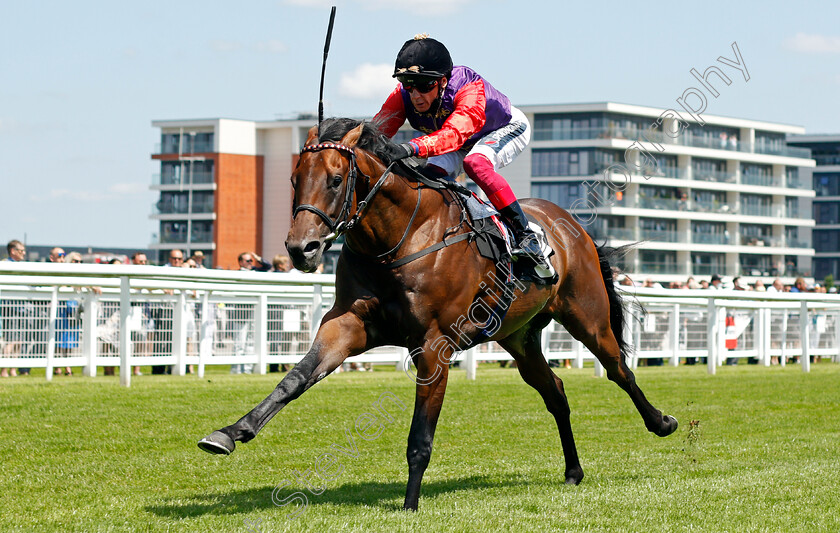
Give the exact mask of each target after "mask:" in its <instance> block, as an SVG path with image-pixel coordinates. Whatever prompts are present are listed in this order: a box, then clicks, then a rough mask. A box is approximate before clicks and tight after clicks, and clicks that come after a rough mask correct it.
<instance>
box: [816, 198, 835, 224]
mask: <svg viewBox="0 0 840 533" xmlns="http://www.w3.org/2000/svg"><path fill="white" fill-rule="evenodd" d="M814 221H815V222H816V223H817V224H840V204H836V203H833V202H832V203H827V202H818V203H814Z"/></svg>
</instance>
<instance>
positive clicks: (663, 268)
mask: <svg viewBox="0 0 840 533" xmlns="http://www.w3.org/2000/svg"><path fill="white" fill-rule="evenodd" d="M630 273H631V274H633V273H635V274H682V275H685V274H687V269H686V267H685V265H677V264H675V263H671V262H664V263H661V262H644V261H643V262H640V263H639V268H638V270H636V271H635V272H630Z"/></svg>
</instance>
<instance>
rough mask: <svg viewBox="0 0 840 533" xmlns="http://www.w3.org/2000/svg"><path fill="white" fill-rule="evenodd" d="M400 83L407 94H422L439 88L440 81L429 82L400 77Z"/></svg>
mask: <svg viewBox="0 0 840 533" xmlns="http://www.w3.org/2000/svg"><path fill="white" fill-rule="evenodd" d="M397 80H399V82H400V83H402V86H403V89H405V91H406V92H409V93H410V92H411V91H414V90H417V92H420V93H427V92H429V91H431V90H432V89H434V88H435V87H437V84H438V81H439V80H428V79H416V78H408V77H402V76H400V77H398V78H397Z"/></svg>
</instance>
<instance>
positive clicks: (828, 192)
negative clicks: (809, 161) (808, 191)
mask: <svg viewBox="0 0 840 533" xmlns="http://www.w3.org/2000/svg"><path fill="white" fill-rule="evenodd" d="M838 164H840V163H838ZM814 190H815V191H817V196H840V174H837V173H819V174H817V173H814Z"/></svg>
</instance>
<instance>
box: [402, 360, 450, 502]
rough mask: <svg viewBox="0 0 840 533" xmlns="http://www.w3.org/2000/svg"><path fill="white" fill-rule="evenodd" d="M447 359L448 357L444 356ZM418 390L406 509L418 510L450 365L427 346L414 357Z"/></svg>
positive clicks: (410, 435) (410, 441)
mask: <svg viewBox="0 0 840 533" xmlns="http://www.w3.org/2000/svg"><path fill="white" fill-rule="evenodd" d="M442 359H444V360H445V358H442ZM414 362H415V364H416V365H417V375H416V378H415V382H416V383H417V390H416V393H415V398H414V416H413V418H412V419H411V430H410V431H409V433H408V448H407V449H406V454H405V455H406V459H407V460H408V485H407V486H406V489H405V504H404V506H403V507H404V508H405V509H408V510H411V511H416V510H417V505H418V503H419V500H420V484H421V483H422V482H423V474H424V473H425V472H426V468H427V467H428V466H429V460H430V459H431V457H432V442H433V441H434V438H435V427H436V426H437V421H438V417H439V416H440V410H441V407H443V397H444V395H445V394H446V382H447V379H448V376H449V365H448V364H445V363H444V362H442V361H440V360H438V354H437V352H435V351H433V350H432V349H431V348H430V347H429V346H428V345H427V346H426V347H425V349H424V351H423V353H422V354H420V355H419V356H418V357H417V358H416V359H415V360H414Z"/></svg>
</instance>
